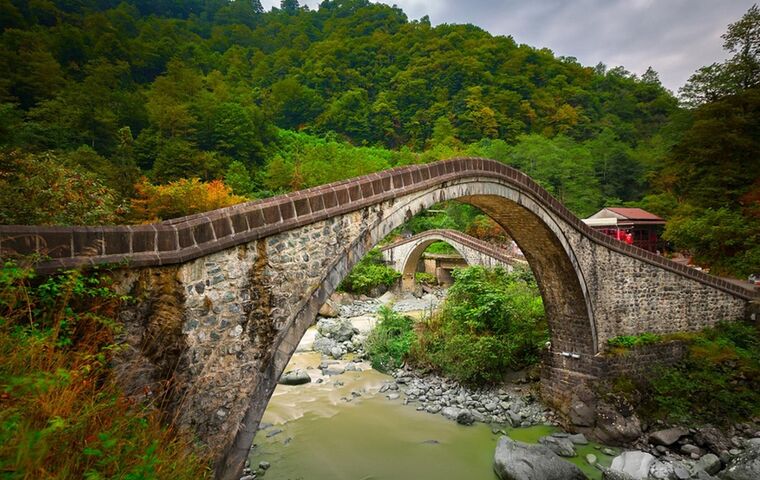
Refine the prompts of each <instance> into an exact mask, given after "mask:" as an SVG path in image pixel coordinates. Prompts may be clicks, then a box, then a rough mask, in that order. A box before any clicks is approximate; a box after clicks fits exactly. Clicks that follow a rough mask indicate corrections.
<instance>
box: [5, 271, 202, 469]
mask: <svg viewBox="0 0 760 480" xmlns="http://www.w3.org/2000/svg"><path fill="white" fill-rule="evenodd" d="M124 301H126V299H124V298H122V297H119V296H118V295H117V294H116V293H115V292H114V291H113V289H112V288H111V287H110V283H109V280H108V278H107V277H106V276H102V275H90V276H84V275H82V274H80V273H79V272H76V271H70V272H66V273H65V274H62V275H59V276H54V277H49V278H47V279H45V280H44V281H43V280H38V279H35V278H34V275H33V273H32V271H31V270H30V269H27V268H21V267H19V266H18V265H16V264H14V263H5V264H4V265H3V268H2V269H0V355H2V358H3V361H2V362H0V471H2V472H3V475H2V476H3V478H8V479H23V478H50V479H56V478H57V479H68V478H86V479H101V478H125V479H138V478H155V479H172V480H173V479H177V478H210V476H211V474H210V472H209V471H208V466H207V463H206V461H205V460H203V459H202V458H200V457H199V456H198V455H196V454H194V453H193V447H192V443H191V440H192V439H190V438H184V437H183V436H181V435H179V434H177V432H175V431H173V430H172V429H171V428H166V427H163V426H162V425H161V423H160V422H159V418H158V415H157V413H155V412H154V411H153V410H151V409H147V408H146V407H143V406H141V405H135V404H134V403H133V402H131V401H130V400H128V399H127V398H126V397H124V396H123V395H122V394H121V392H120V390H119V388H118V385H117V384H116V381H115V379H114V378H113V376H112V374H111V370H110V367H109V365H110V361H111V358H112V356H113V354H114V352H115V351H116V350H117V347H116V346H115V345H114V335H115V334H116V333H117V332H118V328H117V325H116V323H115V322H114V321H113V315H114V312H115V309H116V308H117V307H118V305H119V304H120V303H121V302H124Z"/></svg>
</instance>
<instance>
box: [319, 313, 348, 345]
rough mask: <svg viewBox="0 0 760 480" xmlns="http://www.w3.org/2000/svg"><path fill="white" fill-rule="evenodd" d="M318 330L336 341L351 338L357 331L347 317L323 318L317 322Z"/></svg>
mask: <svg viewBox="0 0 760 480" xmlns="http://www.w3.org/2000/svg"><path fill="white" fill-rule="evenodd" d="M317 332H318V333H319V334H320V335H322V336H323V337H327V338H329V339H331V340H335V341H336V342H345V341H349V340H351V337H353V336H354V335H355V334H356V333H357V332H356V331H355V330H354V326H353V325H352V324H351V320H349V319H347V318H323V319H320V320H319V321H318V322H317Z"/></svg>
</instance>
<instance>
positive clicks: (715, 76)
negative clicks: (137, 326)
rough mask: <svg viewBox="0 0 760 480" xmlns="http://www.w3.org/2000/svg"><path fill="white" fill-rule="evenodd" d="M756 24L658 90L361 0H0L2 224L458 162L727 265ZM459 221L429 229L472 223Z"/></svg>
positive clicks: (742, 209) (755, 93)
mask: <svg viewBox="0 0 760 480" xmlns="http://www.w3.org/2000/svg"><path fill="white" fill-rule="evenodd" d="M758 25H760V13H759V12H758V8H757V6H753V7H752V8H750V10H749V11H748V12H747V13H746V14H745V15H744V16H743V17H742V18H741V19H739V20H737V22H736V23H733V24H731V25H729V26H728V28H727V31H726V33H725V35H724V37H723V38H724V42H725V43H724V47H725V49H726V51H727V52H728V54H729V59H728V60H726V61H724V62H722V63H715V64H713V65H710V66H705V67H703V68H701V69H700V70H698V71H697V72H695V74H694V75H693V76H692V77H691V79H690V80H689V82H688V83H687V84H686V85H685V86H684V87H683V88H682V89H681V91H680V95H679V96H676V95H675V94H674V93H673V92H670V91H668V90H667V89H666V88H664V87H663V86H662V84H661V83H660V81H659V79H658V76H657V73H656V72H655V71H654V70H652V69H651V68H650V69H649V70H647V71H646V72H645V73H644V74H643V75H641V76H637V75H634V74H632V73H630V72H628V71H626V70H625V69H624V68H623V67H615V68H607V67H606V66H605V65H604V64H601V63H600V64H598V65H596V66H594V67H590V66H583V65H581V64H579V63H578V61H577V60H576V59H575V58H572V57H560V56H556V55H555V54H554V53H553V52H551V51H550V50H548V49H541V48H535V47H532V46H528V45H523V44H517V43H516V42H515V41H514V39H513V38H511V37H509V36H506V37H505V36H493V35H491V34H490V33H488V32H486V31H484V30H483V29H480V28H478V27H476V26H474V25H449V24H442V25H438V26H432V25H431V23H430V21H429V19H428V18H427V17H422V18H421V19H418V20H412V19H409V18H408V17H407V16H406V14H405V13H404V12H403V11H402V10H401V9H399V8H397V7H390V6H387V5H383V4H373V3H370V2H369V1H367V0H325V1H323V2H322V3H321V4H320V6H319V8H317V9H309V8H308V7H305V6H301V5H299V3H298V1H297V0H283V1H282V2H281V4H280V7H279V8H273V9H272V10H271V11H264V9H263V8H262V6H261V4H260V3H259V2H258V1H257V0H254V1H250V0H184V1H181V2H175V1H169V0H163V1H145V0H132V1H121V2H116V1H115V0H101V1H96V0H38V1H31V2H29V1H20V0H0V28H1V29H2V35H1V36H0V69H2V71H3V72H6V73H5V74H4V75H3V77H2V78H1V79H0V223H3V224H18V223H23V224H26V223H34V224H114V223H145V222H151V221H157V220H164V219H167V218H172V217H177V216H182V215H186V214H190V213H194V212H197V211H203V210H210V209H213V208H219V207H223V206H226V205H231V204H234V203H238V202H243V201H248V200H251V199H258V198H264V197H267V196H271V195H275V194H279V193H284V192H287V191H291V190H296V189H300V188H305V187H309V186H314V185H319V184H323V183H327V182H331V181H335V180H340V179H343V178H348V177H352V176H357V175H362V174H366V173H370V172H373V171H378V170H382V169H387V168H390V167H393V166H397V165H405V164H410V163H420V162H430V161H435V160H439V159H444V158H450V157H454V156H458V155H477V156H483V157H489V158H493V159H496V160H499V161H503V162H505V163H507V164H509V165H512V166H515V167H516V168H519V169H521V170H523V171H524V172H526V173H527V174H528V175H530V176H532V177H533V178H535V179H536V180H537V181H538V182H539V183H541V184H542V185H543V186H544V187H546V188H547V189H548V190H549V191H550V192H551V193H552V194H553V195H555V196H556V197H557V198H558V199H560V200H561V201H562V202H564V203H565V204H566V205H567V206H568V207H569V208H570V209H571V210H572V211H573V212H575V213H576V214H577V215H579V216H581V217H583V216H587V215H589V214H591V213H594V212H595V211H596V210H598V209H599V208H601V207H603V206H614V205H617V206H620V205H627V206H641V207H643V208H645V209H647V210H650V211H652V212H653V213H657V214H659V215H661V216H663V217H665V218H666V219H667V220H668V225H667V228H666V232H665V237H666V238H667V239H668V240H669V241H670V242H671V245H672V248H673V249H677V250H681V251H685V252H687V253H688V254H691V255H693V257H694V260H695V262H697V263H699V264H701V265H703V266H705V267H711V268H712V271H713V272H714V273H718V274H729V275H735V276H739V277H746V275H749V274H752V273H757V270H758V268H759V267H760V206H759V205H760V175H759V174H758V172H760V155H758V152H760V33H758V31H759V28H758ZM449 210H451V209H449ZM460 210H461V209H460ZM466 213H468V214H467V215H466V218H465V219H463V220H462V219H459V220H456V221H453V220H452V219H450V218H447V217H446V214H443V217H446V218H443V217H442V218H436V219H432V220H431V222H432V223H435V224H452V223H453V224H454V227H455V228H460V229H468V228H469V230H471V231H478V230H484V231H489V230H490V229H489V228H480V229H479V228H471V227H472V223H473V222H474V221H475V219H476V218H478V221H480V222H481V223H482V222H483V219H482V218H479V217H477V212H466ZM486 227H487V226H486Z"/></svg>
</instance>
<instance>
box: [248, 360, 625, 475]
mask: <svg viewBox="0 0 760 480" xmlns="http://www.w3.org/2000/svg"><path fill="white" fill-rule="evenodd" d="M319 363H320V355H319V354H318V353H314V352H308V353H297V354H296V355H294V356H293V359H292V361H291V364H290V365H289V367H288V370H290V369H295V368H303V369H306V370H307V371H308V372H309V374H310V375H311V377H312V379H317V378H322V379H323V382H322V383H310V384H306V385H299V386H292V387H291V386H283V385H279V386H278V387H277V389H276V390H275V393H274V395H273V396H272V399H271V401H270V402H269V406H268V408H267V411H266V413H265V414H264V418H263V420H262V426H263V427H265V428H264V429H262V430H261V431H259V433H258V434H257V436H256V439H255V444H256V445H257V447H256V448H254V449H253V451H252V453H251V464H252V465H253V466H254V467H255V466H256V465H258V463H259V462H260V461H267V462H270V463H271V465H272V466H271V468H270V469H269V470H268V471H267V472H266V475H265V478H273V479H283V480H285V479H287V480H296V479H303V480H360V479H367V480H368V479H373V480H383V479H386V480H442V479H444V480H445V479H472V480H495V479H496V475H495V474H494V473H493V470H492V465H491V463H492V461H493V452H494V448H495V447H496V442H497V440H498V437H499V434H494V433H492V429H491V426H489V425H484V424H475V425H473V426H469V427H465V426H461V425H457V424H456V423H455V422H452V421H450V420H447V419H445V418H443V417H442V416H440V415H431V414H429V413H424V412H418V411H417V410H416V409H415V407H414V405H412V404H410V405H403V403H402V399H403V396H402V399H398V400H388V399H387V398H386V396H385V395H384V394H378V393H377V392H378V390H379V389H380V387H381V386H382V385H383V383H384V382H385V381H388V380H389V379H390V377H388V376H387V375H383V374H381V373H379V372H377V371H375V370H371V369H368V370H365V371H361V372H346V373H344V374H342V375H337V376H334V377H322V376H321V371H320V370H319V369H318V366H319ZM365 368H368V366H366V365H365ZM553 431H555V429H553V428H552V427H544V426H539V427H531V428H522V429H510V431H508V433H509V435H510V436H511V437H512V438H514V439H516V440H521V441H528V442H536V441H537V440H538V438H539V437H541V436H544V435H548V434H550V433H552V432H553ZM577 450H578V456H577V457H576V458H574V459H571V461H573V462H574V463H576V464H577V465H579V466H581V468H582V469H583V470H584V472H586V474H587V475H590V476H592V478H600V477H601V475H600V472H599V471H598V470H596V469H595V468H593V467H591V466H589V465H587V464H586V461H585V456H586V454H587V453H593V454H595V455H596V456H597V457H599V459H600V460H601V463H602V464H606V465H609V463H610V461H611V459H610V457H607V456H605V455H604V454H602V453H601V452H600V451H599V450H597V449H596V448H594V447H593V446H591V445H589V446H582V447H579V448H577Z"/></svg>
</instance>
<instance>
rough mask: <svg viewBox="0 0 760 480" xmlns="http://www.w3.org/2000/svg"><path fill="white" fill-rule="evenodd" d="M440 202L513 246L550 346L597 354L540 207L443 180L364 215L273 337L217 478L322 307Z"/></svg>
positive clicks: (229, 474)
mask: <svg viewBox="0 0 760 480" xmlns="http://www.w3.org/2000/svg"><path fill="white" fill-rule="evenodd" d="M443 200H458V201H462V202H465V203H469V204H471V205H473V206H476V207H478V208H480V209H481V210H482V211H483V212H484V213H485V214H486V215H488V216H490V217H491V218H492V219H494V220H495V221H496V222H497V223H498V224H499V225H501V226H502V227H503V228H504V229H505V230H506V231H507V232H508V233H509V234H510V236H512V238H513V239H514V240H515V242H516V243H517V244H518V246H519V247H520V249H521V250H522V252H523V254H524V255H525V258H526V259H527V261H528V263H529V265H530V267H531V269H532V270H533V272H534V274H535V276H536V281H537V283H538V286H539V289H540V291H541V294H542V296H543V299H544V308H545V311H546V316H547V323H548V326H549V335H550V339H551V342H552V349H554V350H558V351H563V352H574V353H578V354H581V355H587V356H592V355H595V354H596V353H597V351H598V345H597V335H596V325H595V321H594V317H593V310H592V308H591V302H590V299H589V296H588V290H587V287H586V284H585V281H584V279H583V274H582V271H581V269H580V267H579V264H578V261H577V259H576V256H575V252H574V251H573V249H572V246H571V243H570V242H569V241H568V240H567V239H566V238H565V236H564V234H563V231H562V229H561V228H560V225H559V224H558V222H557V220H555V218H554V217H553V216H552V214H551V213H550V212H549V211H548V210H547V209H546V208H545V207H544V206H543V202H542V201H541V200H540V199H538V198H534V196H533V195H532V194H530V193H529V192H525V191H522V190H521V189H519V188H518V187H516V186H515V185H512V184H510V183H508V182H506V181H501V180H499V179H494V178H483V177H480V178H472V177H470V178H462V179H459V180H452V181H449V182H444V183H441V184H439V185H436V186H434V187H431V188H428V189H426V190H422V191H418V192H415V193H412V194H409V195H406V196H404V197H401V198H400V199H398V200H395V201H391V202H388V203H389V204H388V205H386V206H385V207H384V208H380V207H377V206H375V207H369V209H368V210H366V211H365V212H364V213H365V214H366V215H369V216H372V215H374V218H375V220H374V221H373V222H371V223H369V224H368V225H369V226H368V227H367V228H365V229H364V230H363V231H361V232H360V233H359V235H358V236H357V238H356V239H355V240H354V241H353V242H352V243H351V244H350V245H347V246H346V247H345V249H344V251H343V254H342V255H341V256H340V257H339V258H337V259H335V260H334V261H333V263H332V264H331V265H330V266H329V267H328V269H327V273H326V274H325V276H324V277H323V278H322V280H321V281H320V282H319V284H318V286H317V287H316V288H315V289H314V290H313V291H312V292H311V294H310V295H309V296H308V297H307V298H305V299H304V300H303V301H302V302H301V303H300V304H299V306H298V307H297V308H296V310H295V311H296V313H295V314H294V315H293V316H292V317H291V318H289V319H288V321H287V323H286V325H285V326H284V327H283V328H282V329H281V330H280V332H279V333H278V335H277V336H276V338H275V340H274V348H273V352H274V353H273V354H272V357H271V358H269V359H268V361H267V362H266V364H265V365H264V366H263V367H262V369H261V370H260V371H259V372H258V376H257V378H256V379H255V382H256V385H255V387H254V389H253V391H252V393H251V395H250V403H249V405H248V408H247V409H246V412H245V414H244V417H243V421H242V423H241V425H240V427H239V429H238V431H237V434H236V436H235V439H234V441H233V443H232V445H231V447H230V448H229V449H228V450H227V452H225V454H224V456H223V458H222V459H221V461H220V462H219V463H218V464H217V478H220V479H223V480H237V478H238V475H239V473H240V471H241V470H242V466H243V464H244V462H245V459H246V458H247V456H248V452H249V450H250V447H251V445H252V443H253V439H254V436H255V434H256V431H257V429H258V425H259V421H260V420H261V417H262V415H263V413H264V410H265V409H266V406H267V404H268V402H269V399H270V397H271V395H272V393H273V392H274V389H275V387H276V385H277V380H278V379H279V377H280V376H281V375H282V373H283V371H284V369H285V367H286V365H287V364H288V362H289V360H290V358H291V357H292V355H293V353H294V352H295V350H296V347H297V346H298V343H299V342H300V340H301V338H302V337H303V335H304V334H305V333H306V330H307V329H308V328H309V326H311V325H312V323H313V321H314V318H315V317H316V314H317V312H318V310H319V308H320V306H321V305H322V304H323V303H324V302H325V301H326V300H327V298H329V296H330V295H331V294H332V293H333V292H334V291H335V290H336V289H337V287H338V285H339V284H340V282H341V281H342V280H343V278H345V276H346V275H347V274H348V273H349V272H350V270H351V268H352V267H353V266H354V265H355V264H356V263H357V262H358V261H359V260H360V259H361V258H362V257H363V256H364V255H365V254H366V253H367V252H369V250H371V249H372V248H374V247H375V246H376V245H377V244H378V242H380V240H382V239H383V238H385V236H387V235H388V234H389V233H390V232H391V231H392V230H393V229H395V228H396V227H399V226H400V225H402V224H403V223H404V222H405V221H407V220H409V219H410V218H411V217H412V216H413V215H414V214H416V213H419V212H420V211H422V210H425V209H428V208H430V207H431V206H432V205H434V204H436V203H438V202H441V201H443ZM373 208H374V210H373Z"/></svg>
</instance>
